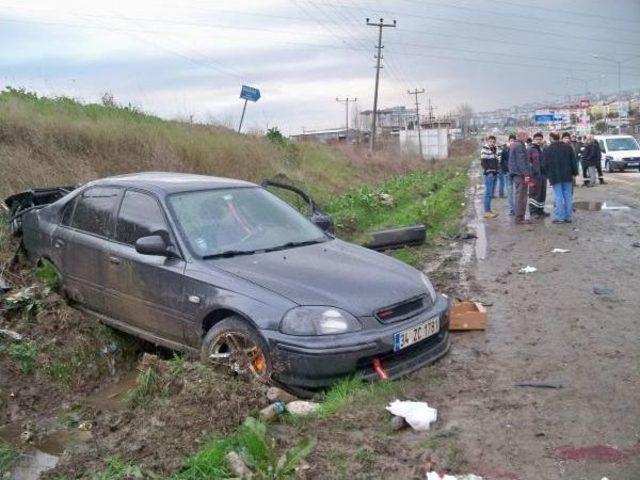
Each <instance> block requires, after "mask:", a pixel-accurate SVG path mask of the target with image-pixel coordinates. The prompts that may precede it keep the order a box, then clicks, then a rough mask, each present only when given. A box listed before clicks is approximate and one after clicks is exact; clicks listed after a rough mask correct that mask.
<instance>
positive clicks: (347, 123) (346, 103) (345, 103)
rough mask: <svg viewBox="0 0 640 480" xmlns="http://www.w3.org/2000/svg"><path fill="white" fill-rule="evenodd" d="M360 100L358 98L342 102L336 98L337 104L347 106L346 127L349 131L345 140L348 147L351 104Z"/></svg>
mask: <svg viewBox="0 0 640 480" xmlns="http://www.w3.org/2000/svg"><path fill="white" fill-rule="evenodd" d="M357 101H358V99H357V98H349V97H347V98H345V99H344V100H340V99H339V98H338V97H336V102H338V103H344V105H345V109H346V112H345V120H346V121H345V125H346V127H345V128H346V129H347V133H346V134H345V139H346V141H347V145H349V102H357Z"/></svg>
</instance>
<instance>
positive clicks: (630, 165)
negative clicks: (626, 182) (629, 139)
mask: <svg viewBox="0 0 640 480" xmlns="http://www.w3.org/2000/svg"><path fill="white" fill-rule="evenodd" d="M627 165H628V166H629V167H637V166H638V165H640V163H638V162H627Z"/></svg>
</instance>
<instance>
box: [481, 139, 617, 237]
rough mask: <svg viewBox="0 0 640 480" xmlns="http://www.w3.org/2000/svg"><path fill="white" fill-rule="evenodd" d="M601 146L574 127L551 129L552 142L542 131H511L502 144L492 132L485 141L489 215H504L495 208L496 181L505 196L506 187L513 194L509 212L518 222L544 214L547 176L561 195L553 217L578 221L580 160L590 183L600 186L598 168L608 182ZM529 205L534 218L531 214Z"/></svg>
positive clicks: (483, 154) (486, 213)
mask: <svg viewBox="0 0 640 480" xmlns="http://www.w3.org/2000/svg"><path fill="white" fill-rule="evenodd" d="M600 156H601V152H600V147H599V145H598V142H597V141H595V140H594V138H593V135H589V136H587V137H586V142H585V143H582V142H581V141H580V140H578V139H577V138H576V136H575V135H574V136H573V137H572V135H571V134H570V133H568V132H564V133H563V134H562V136H560V134H559V133H556V132H551V133H549V142H548V143H547V142H546V140H545V139H544V136H543V134H542V133H541V132H537V133H535V134H534V135H533V138H528V137H527V132H518V134H517V135H510V136H509V140H508V143H506V144H505V145H503V146H501V147H500V146H498V145H496V137H494V136H493V135H491V136H489V137H487V140H486V143H485V144H484V145H483V146H482V150H481V153H480V162H481V165H482V169H483V171H484V183H485V193H484V217H485V218H488V219H490V218H495V217H497V216H498V214H497V213H494V212H493V210H492V208H491V201H492V199H493V198H494V197H495V190H496V186H497V188H498V191H499V195H500V197H501V198H504V197H505V188H506V193H507V195H506V196H507V197H508V199H509V215H513V216H514V218H515V223H516V224H518V225H526V224H529V223H531V220H536V219H542V218H544V217H548V216H549V215H550V214H549V213H547V212H545V210H544V206H545V200H546V198H547V182H549V184H550V185H551V187H552V188H553V193H554V197H555V204H554V212H553V223H571V222H572V221H573V187H574V185H575V184H576V177H577V176H578V160H579V159H580V162H581V165H582V174H583V179H584V185H589V186H595V185H596V178H595V172H596V171H597V172H598V178H599V181H600V183H605V182H604V178H603V176H602V169H601V166H600ZM527 205H528V206H529V214H530V218H531V220H528V219H526V218H525V217H526V211H527Z"/></svg>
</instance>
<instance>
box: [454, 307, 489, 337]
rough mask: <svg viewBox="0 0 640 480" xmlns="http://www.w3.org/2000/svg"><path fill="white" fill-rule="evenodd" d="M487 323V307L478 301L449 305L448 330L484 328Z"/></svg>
mask: <svg viewBox="0 0 640 480" xmlns="http://www.w3.org/2000/svg"><path fill="white" fill-rule="evenodd" d="M486 325H487V309H486V308H484V307H483V306H482V304H481V303H479V302H460V303H454V304H453V305H452V307H451V318H450V319H449V330H451V331H459V330H484V329H485V327H486Z"/></svg>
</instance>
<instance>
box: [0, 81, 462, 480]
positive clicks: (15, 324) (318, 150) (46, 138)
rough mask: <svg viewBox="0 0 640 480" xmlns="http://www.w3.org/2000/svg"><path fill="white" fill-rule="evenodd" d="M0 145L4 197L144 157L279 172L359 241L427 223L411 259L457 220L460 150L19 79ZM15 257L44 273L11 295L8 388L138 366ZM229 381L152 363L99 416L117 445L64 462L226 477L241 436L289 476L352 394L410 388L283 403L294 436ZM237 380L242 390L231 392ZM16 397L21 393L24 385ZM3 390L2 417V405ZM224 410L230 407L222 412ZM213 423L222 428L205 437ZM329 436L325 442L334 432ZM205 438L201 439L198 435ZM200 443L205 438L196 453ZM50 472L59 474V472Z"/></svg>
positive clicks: (107, 470)
mask: <svg viewBox="0 0 640 480" xmlns="http://www.w3.org/2000/svg"><path fill="white" fill-rule="evenodd" d="M0 158H2V159H3V161H2V162H1V163H0V197H5V196H6V195H9V194H11V193H15V192H17V191H21V190H23V189H27V188H32V187H40V186H51V185H64V184H75V183H81V182H84V181H87V180H90V179H93V178H98V177H102V176H106V175H112V174H119V173H127V172H134V171H143V170H170V171H171V170H174V171H183V172H194V173H203V174H209V175H221V176H227V177H235V178H242V179H247V180H252V181H255V182H259V181H260V180H262V179H263V178H265V177H272V178H273V177H276V178H278V179H281V180H284V181H287V182H291V183H293V184H295V185H297V186H299V187H302V188H303V189H305V190H307V191H308V192H309V193H310V194H311V195H312V196H313V197H314V198H315V199H316V200H317V201H318V203H320V205H321V207H323V208H324V209H326V210H327V211H328V212H329V213H331V214H332V215H333V216H334V218H335V221H336V224H337V232H338V236H340V237H341V238H345V239H347V240H352V241H361V240H364V239H365V238H366V232H368V231H371V230H375V229H379V228H385V227H395V226H404V225H411V224H416V223H424V224H425V225H426V226H427V232H428V234H427V235H428V237H427V238H428V242H427V245H426V247H422V248H411V249H403V250H399V251H396V252H395V253H394V255H395V256H396V257H397V258H400V259H402V260H404V261H407V262H408V263H412V264H418V263H420V261H421V257H422V253H423V252H424V249H425V248H429V247H430V246H431V245H432V244H433V241H434V239H436V238H438V237H439V236H440V235H441V234H442V233H446V232H447V231H448V230H450V229H452V228H454V226H455V224H456V219H457V218H458V216H459V214H460V212H461V210H462V202H463V196H464V187H465V185H466V181H467V177H466V175H464V172H465V169H466V164H465V162H464V161H462V160H460V161H451V162H447V163H446V165H429V166H428V167H427V168H426V169H425V168H424V163H422V162H418V161H416V160H415V159H406V158H396V159H388V158H382V157H375V156H374V157H373V158H368V157H366V155H360V154H358V153H354V152H353V151H350V150H342V149H340V148H337V147H327V146H318V145H311V144H303V145H297V144H291V143H289V142H280V143H279V142H271V141H268V140H267V139H265V138H264V137H258V136H247V135H237V134H236V133H234V132H232V131H230V130H228V129H225V128H222V127H212V126H206V125H188V124H183V123H179V122H172V121H165V120H162V119H159V118H157V117H153V116H150V115H146V114H144V113H140V112H137V111H135V110H131V109H127V108H119V107H104V106H99V105H81V104H79V103H77V102H75V101H73V100H70V99H67V98H59V99H45V98H38V97H36V96H34V95H32V94H28V93H24V92H17V91H5V92H2V93H0ZM0 217H1V215H0ZM0 220H2V222H3V224H2V225H1V228H0V243H1V245H0V254H1V255H0V260H2V261H3V263H4V261H6V260H8V259H9V258H10V256H11V254H12V252H13V250H14V249H15V246H16V245H15V244H14V243H11V242H10V241H9V240H8V235H7V229H6V218H5V219H2V218H0ZM19 268H20V267H18V269H15V268H14V269H13V270H10V271H9V272H8V273H10V274H11V275H13V276H12V277H11V280H12V281H14V283H16V284H17V285H19V286H23V287H24V286H29V285H31V284H33V283H34V282H35V279H34V274H35V273H37V277H39V282H38V283H37V286H36V287H35V288H34V289H33V290H31V291H30V295H27V296H22V297H20V298H17V299H16V303H15V304H5V307H7V308H10V309H11V310H12V312H11V313H10V314H9V315H7V317H6V318H5V319H4V320H3V323H2V325H3V326H4V327H8V328H10V329H12V330H14V331H17V332H19V333H21V334H23V336H24V339H23V340H22V341H20V342H13V341H11V340H10V339H6V338H5V339H2V340H1V341H0V362H2V365H0V367H4V368H5V371H6V372H9V373H10V378H9V377H7V378H6V379H5V380H6V381H8V382H9V384H11V387H12V390H21V389H25V390H26V389H27V388H35V389H37V390H40V391H42V392H47V393H46V396H48V398H49V399H50V400H52V401H57V402H61V401H62V400H64V399H69V398H77V396H79V395H80V396H81V395H83V394H86V393H87V392H89V391H92V389H94V388H95V387H96V386H97V385H98V383H99V382H100V381H101V378H106V377H107V372H109V373H111V374H113V370H114V369H120V368H121V367H122V366H123V365H124V362H127V361H128V365H129V368H133V365H134V364H135V363H134V361H133V360H132V359H133V357H134V355H137V354H139V353H140V350H139V349H135V348H134V347H133V346H132V345H130V344H129V343H127V342H126V341H124V339H126V338H129V337H126V336H125V337H122V338H121V337H120V335H119V334H115V333H113V332H112V331H111V330H110V329H107V328H106V327H103V326H100V325H99V324H97V323H96V322H94V321H92V320H91V319H89V318H87V317H85V316H84V315H83V314H80V313H79V312H78V311H76V310H74V309H72V308H69V307H68V306H67V305H66V304H65V303H64V302H63V301H62V300H61V299H60V298H59V297H57V296H56V295H55V294H50V293H49V291H50V289H52V288H53V287H55V285H54V284H53V280H52V279H51V278H50V275H49V272H48V271H47V269H46V268H44V269H40V270H39V271H37V272H33V271H31V272H30V271H28V270H27V269H23V270H19ZM42 339H48V340H46V341H41V340H42ZM129 357H131V358H129ZM127 358H129V359H128V360H127ZM116 362H117V365H116ZM154 368H155V367H154ZM9 384H4V385H3V382H2V381H0V392H3V393H6V392H8V391H9V390H8V387H9ZM229 385H230V384H229V383H228V381H227V383H225V381H223V380H222V379H220V378H219V377H217V376H216V375H214V374H213V373H212V372H209V371H204V370H203V369H199V368H198V364H191V363H189V362H187V363H185V364H181V363H180V361H179V360H174V361H171V362H169V365H168V366H167V367H166V368H165V369H164V370H163V369H162V368H160V370H159V371H156V370H152V369H150V367H149V366H145V367H144V368H143V369H141V374H140V378H139V386H138V388H137V389H135V390H134V391H133V392H132V393H131V395H130V396H129V408H130V410H131V412H135V416H127V417H126V418H127V420H126V421H125V422H124V423H122V424H118V427H117V429H116V430H115V431H113V428H114V426H113V424H112V423H110V420H109V419H108V416H107V417H105V418H102V417H99V416H98V417H95V419H94V423H95V424H96V426H95V427H94V428H95V429H96V430H97V431H96V434H99V435H104V436H107V435H108V436H110V438H113V437H115V438H116V440H118V441H117V442H114V444H116V445H118V444H120V443H122V444H123V445H125V446H124V447H123V448H122V449H120V450H118V449H117V448H114V449H110V450H109V451H110V453H107V456H108V458H95V456H89V457H82V456H81V457H79V461H78V462H76V464H75V466H74V465H67V467H69V470H68V471H73V472H74V478H75V474H76V473H78V471H79V470H82V471H83V472H84V473H83V474H82V476H84V477H85V478H95V479H100V480H118V479H125V478H141V476H145V477H150V478H170V477H172V476H174V477H175V478H178V479H180V480H199V479H204V478H217V475H218V473H221V474H223V475H226V474H227V473H229V468H228V467H229V466H228V465H227V463H226V459H225V455H226V453H228V451H229V450H231V449H233V450H237V451H240V452H243V453H244V454H245V456H246V458H247V459H248V460H249V461H250V462H252V466H253V467H254V470H255V471H257V472H269V471H270V472H271V473H273V472H274V471H275V469H277V468H280V473H279V474H278V475H277V476H276V475H275V474H273V475H271V477H269V478H287V476H289V475H290V474H291V468H290V467H292V466H295V465H296V464H299V463H300V462H301V461H302V459H303V458H304V455H303V454H304V453H308V450H309V448H310V447H309V445H311V444H312V443H313V442H312V441H310V440H302V439H303V438H307V437H312V436H320V437H322V436H323V435H322V431H323V430H326V431H331V432H336V433H338V432H340V431H341V427H340V425H341V422H342V421H344V418H341V417H342V416H343V412H345V411H349V412H350V410H351V409H352V408H353V406H354V405H356V404H362V405H376V408H377V407H378V406H379V407H380V411H381V412H382V413H380V414H379V415H378V414H376V415H377V417H379V419H383V416H384V412H383V408H382V406H383V404H384V403H385V402H386V401H388V400H390V399H391V397H393V396H394V395H396V394H397V393H398V392H399V391H400V390H401V389H402V388H403V387H402V384H401V383H396V382H393V383H388V384H376V385H369V384H363V383H362V382H360V381H359V380H358V379H346V380H345V381H343V382H341V383H340V384H338V385H336V386H335V387H334V388H332V389H330V390H329V391H328V392H326V394H325V397H324V400H323V403H322V407H321V409H320V411H319V412H318V413H317V414H316V415H314V416H312V417H311V418H308V419H305V420H299V419H295V418H293V417H289V416H286V415H285V416H284V417H283V425H282V426H284V427H286V428H289V429H292V430H291V437H290V438H288V439H286V440H282V439H279V440H278V442H277V444H275V443H274V441H275V440H274V438H275V434H276V432H275V431H272V430H271V429H264V428H263V427H264V426H263V425H262V424H259V423H253V424H251V423H250V424H249V425H247V424H245V425H243V426H240V427H238V426H239V425H240V424H241V423H242V418H245V417H246V415H247V414H249V413H251V412H253V413H255V411H257V408H256V407H257V406H258V405H260V404H261V402H264V401H265V399H264V397H263V396H260V395H261V394H259V393H258V392H257V391H255V389H251V388H250V387H249V386H247V387H246V388H245V387H243V386H242V385H240V384H238V385H235V384H233V385H235V386H234V387H233V390H229ZM28 386H29V387H28ZM223 387H224V389H223ZM230 391H233V392H234V393H233V395H232V397H233V401H232V400H230V397H229V392H230ZM69 392H71V393H69ZM44 397H45V396H43V397H42V398H43V401H42V402H39V403H38V402H35V403H33V404H27V403H24V404H20V405H19V406H20V408H21V410H20V411H21V412H22V413H23V414H24V417H25V418H27V417H28V416H29V415H30V414H33V413H38V412H40V411H42V410H43V409H45V408H46V407H45V403H47V402H45V401H44V400H46V398H44ZM258 397H259V398H258ZM16 398H18V400H19V401H21V400H20V399H21V398H22V397H21V396H20V395H18V397H16ZM212 398H216V399H217V400H215V401H214V402H213V403H214V404H215V405H216V407H217V408H216V409H215V411H216V412H217V413H216V414H215V415H214V414H213V413H211V412H208V411H207V409H206V408H203V405H211V399H212ZM248 398H251V401H247V399H248ZM243 399H244V400H243ZM1 400H2V398H0V416H1V415H3V414H4V413H5V412H3V410H2V408H1V407H2V402H1ZM48 403H49V404H51V403H52V402H51V401H50V402H48ZM240 405H242V408H240ZM228 412H231V413H228ZM219 414H220V415H224V417H225V418H222V417H220V418H218V417H219ZM347 416H348V417H349V416H352V414H351V413H349V414H348V415H347ZM185 419H187V420H185ZM185 421H188V422H189V425H188V426H187V425H184V422H185ZM221 425H224V428H221V427H220V426H221ZM345 428H347V427H346V426H345ZM214 432H219V433H220V434H222V435H224V436H219V437H215V438H210V439H208V440H207V436H208V435H211V434H212V433H214ZM225 434H226V435H225ZM316 434H317V435H316ZM324 437H326V435H324ZM167 438H171V439H172V440H171V442H167V441H166V439H167ZM150 439H156V440H157V442H155V441H152V440H150ZM162 439H165V440H162ZM321 440H322V441H323V442H325V443H326V442H327V438H321ZM150 441H151V442H152V443H155V444H156V445H164V444H167V448H165V449H163V450H162V452H163V454H164V456H161V455H159V454H156V456H155V457H154V456H153V455H151V454H148V452H146V451H145V450H144V448H142V447H140V448H141V450H134V449H131V448H128V447H127V446H126V445H129V444H131V443H133V444H135V445H136V446H138V447H139V446H140V445H147V444H149V442H150ZM203 441H204V442H205V444H201V443H200V442H203ZM127 442H128V443H127ZM197 445H201V447H200V449H199V450H198V451H197V452H196V453H194V452H193V449H194V448H197V447H196V446H197ZM331 448H332V447H329V446H325V445H319V446H318V447H317V449H319V450H321V451H322V455H323V458H328V456H330V455H333V454H332V453H331ZM109 455H110V456H109ZM144 455H147V456H146V457H143V456H144ZM313 455H315V453H313V454H312V456H313ZM357 455H359V456H358V458H357V459H359V460H361V461H362V462H366V461H367V458H366V457H367V455H369V454H368V453H367V451H363V452H360V453H357ZM142 457H143V458H144V460H142V459H141V458H142ZM360 457H362V458H360ZM281 458H283V460H280V459H281ZM9 462H13V456H11V452H10V451H9V449H4V447H3V446H2V445H0V465H3V466H6V465H9ZM153 462H155V464H154V463H153ZM279 465H280V467H279ZM85 466H86V468H85ZM284 466H286V468H284ZM156 467H157V468H156ZM6 468H8V467H6ZM76 468H78V469H79V470H75V469H76ZM97 472H99V473H97ZM52 475H54V476H53V478H57V477H55V475H56V472H55V471H54V472H52ZM63 475H64V474H63ZM154 475H160V477H154ZM316 477H317V478H322V475H321V474H320V476H319V477H318V474H316ZM60 478H64V477H60Z"/></svg>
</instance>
